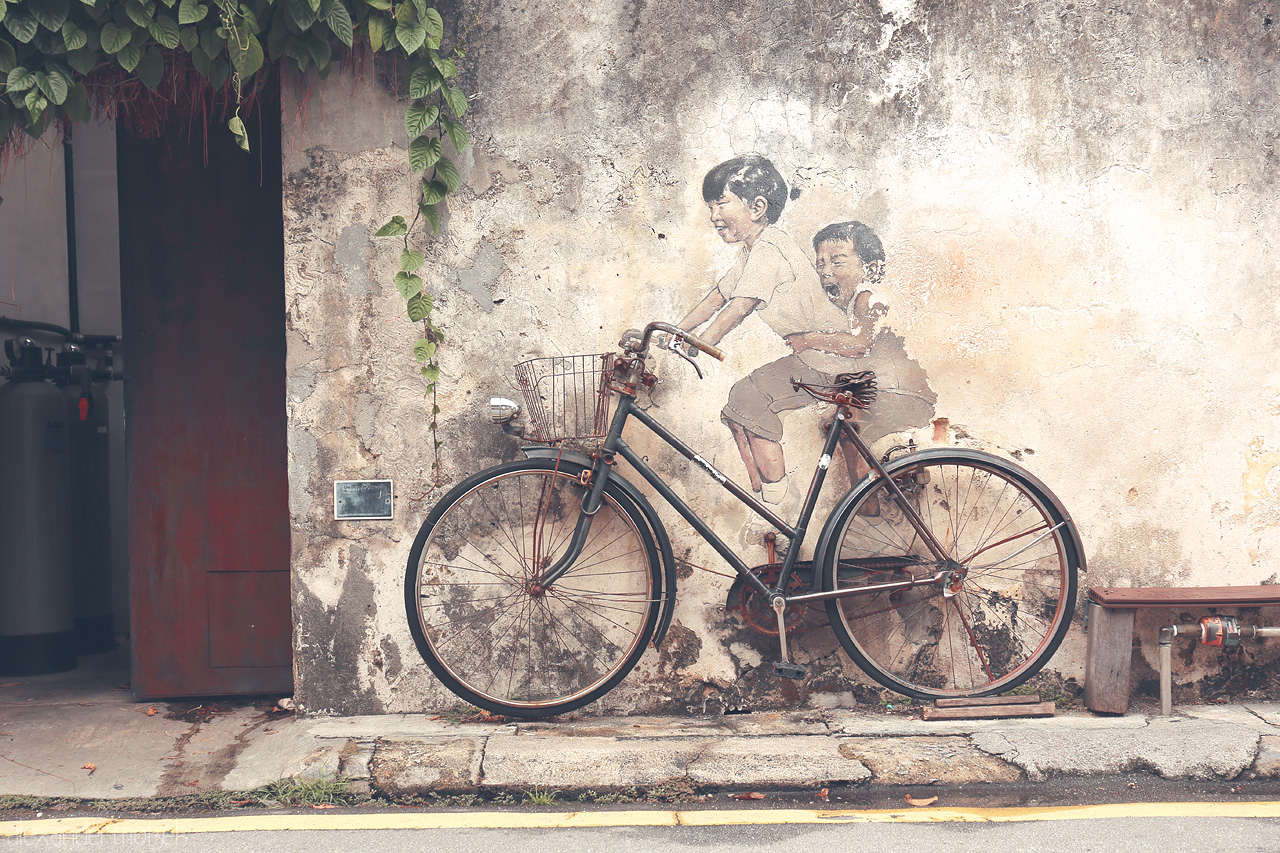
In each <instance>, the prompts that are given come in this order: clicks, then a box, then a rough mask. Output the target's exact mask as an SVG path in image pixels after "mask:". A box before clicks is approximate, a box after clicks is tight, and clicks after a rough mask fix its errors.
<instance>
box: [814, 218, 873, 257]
mask: <svg viewBox="0 0 1280 853" xmlns="http://www.w3.org/2000/svg"><path fill="white" fill-rule="evenodd" d="M838 242H845V243H852V244H853V248H854V251H856V252H857V253H858V259H859V260H861V261H862V264H863V266H866V265H867V264H871V263H875V262H876V261H879V262H880V263H884V245H883V244H882V243H881V242H880V238H879V237H877V236H876V232H874V231H872V230H871V229H870V228H868V227H867V226H866V225H863V224H862V223H861V222H833V223H832V224H830V225H828V226H827V227H826V228H823V229H822V230H821V231H819V232H818V233H817V234H814V235H813V250H814V251H815V252H816V251H818V247H819V246H821V245H822V244H823V243H838Z"/></svg>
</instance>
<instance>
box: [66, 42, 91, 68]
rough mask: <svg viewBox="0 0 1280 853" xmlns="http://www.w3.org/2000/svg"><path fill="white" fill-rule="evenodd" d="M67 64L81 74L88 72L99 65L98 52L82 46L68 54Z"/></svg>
mask: <svg viewBox="0 0 1280 853" xmlns="http://www.w3.org/2000/svg"><path fill="white" fill-rule="evenodd" d="M67 64H68V65H70V66H71V67H72V68H74V69H75V70H76V71H78V72H80V73H81V74H88V73H89V72H90V71H92V70H93V69H95V68H97V67H98V52H97V51H96V50H94V49H93V48H90V47H82V48H80V49H79V50H73V51H71V52H70V53H68V54H67Z"/></svg>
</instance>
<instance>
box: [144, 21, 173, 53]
mask: <svg viewBox="0 0 1280 853" xmlns="http://www.w3.org/2000/svg"><path fill="white" fill-rule="evenodd" d="M147 31H148V32H150V33H151V37H152V38H153V39H155V40H156V41H157V42H158V43H159V44H160V45H161V46H163V47H166V48H168V49H169V50H173V49H174V48H175V47H177V46H178V41H179V38H180V35H181V34H180V33H179V32H178V22H177V21H175V20H174V19H173V18H170V17H169V16H168V15H159V16H157V17H156V19H155V21H154V22H152V24H151V26H150V27H148V28H147Z"/></svg>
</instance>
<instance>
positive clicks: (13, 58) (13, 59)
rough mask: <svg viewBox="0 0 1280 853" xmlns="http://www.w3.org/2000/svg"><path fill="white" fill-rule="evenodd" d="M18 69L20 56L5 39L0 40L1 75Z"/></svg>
mask: <svg viewBox="0 0 1280 853" xmlns="http://www.w3.org/2000/svg"><path fill="white" fill-rule="evenodd" d="M0 5H3V4H0ZM17 67H18V54H16V53H14V50H13V45H11V44H9V43H8V42H7V41H5V40H4V39H0V74H8V73H9V72H10V71H12V70H13V69H15V68H17Z"/></svg>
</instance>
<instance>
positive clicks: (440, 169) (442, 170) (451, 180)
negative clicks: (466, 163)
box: [436, 157, 462, 192]
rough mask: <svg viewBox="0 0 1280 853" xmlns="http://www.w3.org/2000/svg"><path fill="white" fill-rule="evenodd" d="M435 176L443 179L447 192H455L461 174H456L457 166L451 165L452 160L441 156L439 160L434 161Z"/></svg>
mask: <svg viewBox="0 0 1280 853" xmlns="http://www.w3.org/2000/svg"><path fill="white" fill-rule="evenodd" d="M436 177H437V178H439V179H440V180H442V181H444V185H445V186H446V187H448V189H449V192H457V190H458V185H459V184H461V183H462V176H461V175H459V174H458V167H457V166H455V165H453V161H452V160H450V159H449V158H448V157H441V158H440V162H438V163H436Z"/></svg>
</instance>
